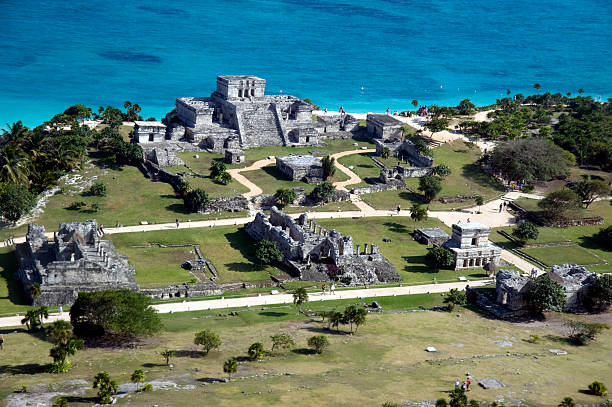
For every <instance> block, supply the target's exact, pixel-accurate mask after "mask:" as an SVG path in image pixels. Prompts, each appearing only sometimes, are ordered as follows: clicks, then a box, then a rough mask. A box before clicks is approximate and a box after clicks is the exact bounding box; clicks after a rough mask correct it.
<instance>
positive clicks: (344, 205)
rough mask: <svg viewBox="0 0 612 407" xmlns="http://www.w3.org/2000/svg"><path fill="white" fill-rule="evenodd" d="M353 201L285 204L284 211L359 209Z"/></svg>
mask: <svg viewBox="0 0 612 407" xmlns="http://www.w3.org/2000/svg"><path fill="white" fill-rule="evenodd" d="M358 210H359V208H358V207H356V206H355V205H354V204H353V203H352V202H348V201H343V202H330V203H327V204H323V205H319V206H285V207H284V208H282V211H283V212H285V213H304V212H337V211H343V212H344V211H358Z"/></svg>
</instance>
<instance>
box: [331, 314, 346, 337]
mask: <svg viewBox="0 0 612 407" xmlns="http://www.w3.org/2000/svg"><path fill="white" fill-rule="evenodd" d="M328 321H329V326H330V327H332V326H333V327H335V328H336V331H337V332H340V324H342V323H343V321H344V315H342V313H341V312H338V311H332V312H331V313H330V314H329V316H328Z"/></svg>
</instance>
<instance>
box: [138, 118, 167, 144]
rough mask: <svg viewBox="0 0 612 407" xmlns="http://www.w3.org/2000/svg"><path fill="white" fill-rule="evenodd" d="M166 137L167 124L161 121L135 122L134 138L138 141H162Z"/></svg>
mask: <svg viewBox="0 0 612 407" xmlns="http://www.w3.org/2000/svg"><path fill="white" fill-rule="evenodd" d="M165 138H166V126H165V125H164V124H163V123H160V122H148V121H137V122H134V139H135V140H136V141H137V142H138V143H141V144H142V143H160V142H162V141H164V140H165Z"/></svg>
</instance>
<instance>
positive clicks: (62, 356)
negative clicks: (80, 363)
mask: <svg viewBox="0 0 612 407" xmlns="http://www.w3.org/2000/svg"><path fill="white" fill-rule="evenodd" d="M56 322H57V321H56ZM62 322H65V321H62ZM68 325H70V324H68ZM58 329H60V330H61V329H63V328H61V327H60V328H58ZM80 349H83V341H82V340H81V339H78V338H77V337H76V336H74V335H73V334H72V332H71V331H66V333H64V334H63V336H62V338H61V339H60V340H58V341H57V342H56V343H55V345H54V346H53V347H52V348H51V349H50V350H49V356H50V357H51V358H52V359H53V365H52V366H51V373H64V372H66V371H68V369H69V368H70V365H71V363H70V361H69V360H68V357H69V356H73V355H74V354H75V353H76V351H77V350H80Z"/></svg>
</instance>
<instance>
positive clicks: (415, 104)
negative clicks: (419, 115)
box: [412, 99, 419, 107]
mask: <svg viewBox="0 0 612 407" xmlns="http://www.w3.org/2000/svg"><path fill="white" fill-rule="evenodd" d="M418 105H419V101H418V100H416V99H412V106H414V107H417V106H418Z"/></svg>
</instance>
